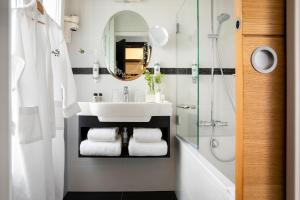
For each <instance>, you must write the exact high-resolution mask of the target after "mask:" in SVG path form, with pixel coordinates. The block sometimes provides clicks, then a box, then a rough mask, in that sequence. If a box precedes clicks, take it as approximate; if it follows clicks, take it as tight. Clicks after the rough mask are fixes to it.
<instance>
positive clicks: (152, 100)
mask: <svg viewBox="0 0 300 200" xmlns="http://www.w3.org/2000/svg"><path fill="white" fill-rule="evenodd" d="M146 102H147V103H155V93H154V92H151V91H147V93H146Z"/></svg>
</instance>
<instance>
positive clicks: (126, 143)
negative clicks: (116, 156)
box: [122, 127, 128, 147]
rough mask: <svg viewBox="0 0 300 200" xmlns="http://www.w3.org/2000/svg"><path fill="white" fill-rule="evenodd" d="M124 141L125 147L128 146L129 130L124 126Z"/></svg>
mask: <svg viewBox="0 0 300 200" xmlns="http://www.w3.org/2000/svg"><path fill="white" fill-rule="evenodd" d="M122 140H123V141H122V143H123V145H124V146H125V147H127V145H128V132H127V128H126V127H124V131H123V138H122Z"/></svg>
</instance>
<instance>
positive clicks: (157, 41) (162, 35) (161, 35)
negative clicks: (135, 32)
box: [149, 26, 169, 47]
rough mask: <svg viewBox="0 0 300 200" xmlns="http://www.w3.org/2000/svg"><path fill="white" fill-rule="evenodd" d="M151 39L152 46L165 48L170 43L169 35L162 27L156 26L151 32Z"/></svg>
mask: <svg viewBox="0 0 300 200" xmlns="http://www.w3.org/2000/svg"><path fill="white" fill-rule="evenodd" d="M149 37H150V41H151V43H152V44H154V45H156V46H159V47H163V46H165V45H166V44H167V43H168V40H169V33H168V31H167V29H165V28H164V27H162V26H154V27H152V28H151V29H150V31H149Z"/></svg>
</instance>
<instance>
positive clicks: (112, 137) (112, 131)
mask: <svg viewBox="0 0 300 200" xmlns="http://www.w3.org/2000/svg"><path fill="white" fill-rule="evenodd" d="M118 131H119V129H118V128H91V129H90V130H89V131H88V134H87V138H88V140H91V141H94V142H113V141H116V138H117V135H118Z"/></svg>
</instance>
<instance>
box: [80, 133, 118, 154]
mask: <svg viewBox="0 0 300 200" xmlns="http://www.w3.org/2000/svg"><path fill="white" fill-rule="evenodd" d="M121 149H122V141H121V137H118V138H117V140H116V141H114V142H94V141H90V140H84V141H82V142H81V143H80V154H81V155H83V156H120V155H121V151H122V150H121Z"/></svg>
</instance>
